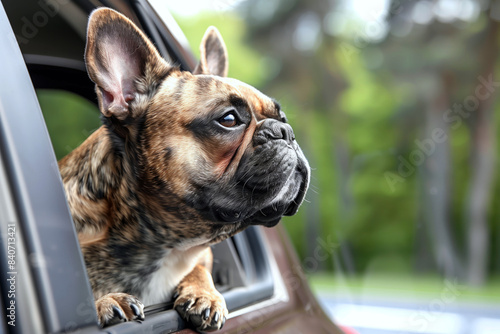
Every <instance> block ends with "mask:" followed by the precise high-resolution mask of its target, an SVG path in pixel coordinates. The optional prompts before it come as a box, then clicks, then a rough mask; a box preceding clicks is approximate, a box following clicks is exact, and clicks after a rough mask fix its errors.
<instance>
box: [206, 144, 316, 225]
mask: <svg viewBox="0 0 500 334" xmlns="http://www.w3.org/2000/svg"><path fill="white" fill-rule="evenodd" d="M300 154H302V153H301V152H300ZM297 158H298V159H297V162H296V164H295V166H294V168H293V169H292V171H291V172H288V174H289V176H288V177H287V178H286V180H285V181H283V180H282V181H281V186H280V187H276V186H271V187H269V186H267V187H265V186H263V185H260V186H257V185H251V186H249V185H248V184H249V182H248V180H246V182H244V183H243V182H238V183H239V184H242V183H243V184H245V186H243V188H244V189H238V190H237V191H236V193H242V192H246V193H247V194H251V195H252V196H251V198H250V199H248V196H250V195H247V197H246V199H245V198H244V197H245V196H243V198H237V196H236V195H234V196H233V197H232V198H231V199H229V196H224V197H225V198H224V199H223V200H221V201H220V202H218V203H219V205H217V204H216V203H212V205H209V207H208V208H207V209H208V215H209V218H210V220H212V221H215V222H218V223H223V224H231V223H236V222H244V223H246V224H249V225H264V226H266V227H272V226H275V225H276V224H278V223H279V221H280V220H281V217H283V216H293V215H295V214H296V213H297V211H298V209H299V207H300V205H301V204H302V202H303V201H304V198H305V195H306V192H307V189H308V186H309V178H310V172H309V165H308V164H307V160H305V158H304V157H303V156H300V155H298V156H297ZM268 167H269V166H268ZM269 169H271V168H269ZM285 170H286V169H284V170H282V171H280V170H278V171H277V174H280V175H282V174H283V173H282V172H284V171H285ZM269 179H273V177H270V178H269ZM221 203H224V204H225V205H220V204H221Z"/></svg>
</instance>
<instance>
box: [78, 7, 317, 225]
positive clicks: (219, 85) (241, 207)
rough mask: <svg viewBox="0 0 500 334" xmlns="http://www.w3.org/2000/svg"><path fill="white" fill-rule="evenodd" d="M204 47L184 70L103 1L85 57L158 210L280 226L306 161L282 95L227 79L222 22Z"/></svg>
mask: <svg viewBox="0 0 500 334" xmlns="http://www.w3.org/2000/svg"><path fill="white" fill-rule="evenodd" d="M200 51H201V60H200V63H199V64H198V66H197V68H196V69H195V71H194V73H190V72H187V71H180V70H179V69H178V68H176V67H174V66H172V65H171V64H169V63H168V62H166V61H165V60H164V59H163V58H162V57H161V56H160V55H159V53H158V51H157V50H156V49H155V47H154V46H153V45H152V43H151V42H150V41H149V40H148V39H147V38H146V36H145V35H144V34H143V33H142V32H141V31H140V30H139V29H138V28H137V27H136V26H135V25H134V24H133V23H132V22H131V21H129V20H128V19H127V18H125V17H124V16H122V15H121V14H119V13H117V12H115V11H113V10H110V9H99V10H96V11H95V12H94V13H93V14H92V16H91V18H90V22H89V27H88V37H87V48H86V56H85V58H86V64H87V69H88V72H89V75H90V78H91V79H92V81H94V83H95V84H96V92H97V96H98V102H99V108H100V110H101V112H102V115H103V121H104V123H105V125H106V126H107V127H108V129H109V132H110V133H112V134H113V136H114V138H116V139H115V141H121V143H122V144H123V146H124V147H125V148H124V152H123V156H126V157H127V159H128V160H130V161H132V163H131V167H130V168H132V169H133V174H134V175H135V177H136V179H137V187H138V189H137V191H139V192H141V193H143V194H145V195H148V196H149V198H150V201H148V203H146V204H147V205H150V206H152V207H155V210H158V211H162V210H163V211H165V212H168V213H169V214H171V215H177V217H178V218H179V220H183V221H196V222H197V224H200V225H199V226H200V228H202V229H203V228H205V227H204V226H214V225H216V226H227V225H230V224H239V225H244V226H246V225H250V224H261V225H266V226H273V225H275V224H276V223H277V222H278V221H279V220H280V218H281V217H282V216H283V215H293V214H295V213H296V212H297V210H298V207H299V205H300V204H301V203H302V201H303V199H304V196H305V193H306V190H307V187H308V184H309V174H310V172H309V165H308V163H307V160H306V159H305V157H304V155H303V153H302V151H301V149H300V147H299V145H298V144H297V142H296V141H295V136H294V133H293V130H292V128H291V127H290V125H289V124H288V123H287V120H286V117H285V114H284V113H283V111H282V110H281V108H280V106H279V104H278V103H277V102H276V101H274V100H273V99H271V98H269V97H267V96H266V95H264V94H262V93H261V92H259V91H258V90H257V89H255V88H253V87H251V86H249V85H247V84H245V83H243V82H240V81H238V80H235V79H230V78H226V75H227V69H228V60H227V51H226V47H225V45H224V42H223V40H222V38H221V36H220V34H219V33H218V31H217V30H216V29H215V28H213V27H211V28H209V29H208V30H207V32H206V33H205V36H204V37H203V40H202V42H201V47H200ZM200 222H201V223H200ZM167 224H168V222H167Z"/></svg>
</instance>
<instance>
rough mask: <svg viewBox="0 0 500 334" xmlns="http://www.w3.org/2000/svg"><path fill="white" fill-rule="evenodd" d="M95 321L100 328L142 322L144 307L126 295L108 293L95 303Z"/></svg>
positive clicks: (137, 300) (134, 298) (135, 299)
mask: <svg viewBox="0 0 500 334" xmlns="http://www.w3.org/2000/svg"><path fill="white" fill-rule="evenodd" d="M95 306H96V309H97V320H98V321H99V325H100V326H101V327H105V326H109V325H114V324H117V323H120V322H125V321H132V320H138V321H142V320H144V305H143V304H142V303H141V302H140V301H139V299H137V298H136V297H134V296H131V295H128V294H126V293H108V294H107V295H105V296H102V297H101V298H99V299H98V300H97V301H96V302H95Z"/></svg>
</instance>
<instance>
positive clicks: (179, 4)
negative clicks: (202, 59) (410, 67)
mask: <svg viewBox="0 0 500 334" xmlns="http://www.w3.org/2000/svg"><path fill="white" fill-rule="evenodd" d="M150 1H151V2H153V3H156V4H157V5H158V6H162V7H167V8H168V9H169V10H170V11H171V12H172V13H174V14H176V15H179V16H184V17H186V16H187V17H189V16H194V15H197V14H199V13H201V12H207V11H208V12H221V11H231V10H233V9H235V8H236V7H237V6H238V5H239V4H240V3H242V2H244V1H248V0H183V1H164V0H150ZM325 1H326V0H325ZM330 3H331V4H332V10H331V12H330V13H329V14H328V15H327V16H326V17H325V19H324V21H323V22H320V21H318V20H317V19H316V18H315V17H310V16H311V15H309V16H308V15H307V13H304V14H305V15H304V16H303V20H302V21H301V24H300V25H299V27H298V30H299V31H298V36H299V37H300V38H298V41H299V42H300V43H297V44H298V45H296V46H297V47H298V48H299V49H308V48H313V47H314V45H316V44H317V43H315V42H314V41H315V40H316V38H315V37H316V36H317V35H318V34H319V32H320V31H321V30H323V31H325V32H326V33H328V34H330V35H334V36H335V35H344V36H349V35H353V33H354V32H355V31H357V30H359V27H360V26H362V27H364V29H365V33H364V36H363V37H364V38H365V39H366V40H368V41H373V42H377V41H380V40H382V39H384V38H385V37H386V36H387V34H388V33H389V27H388V25H387V23H386V21H385V17H386V16H387V15H388V14H389V12H390V11H391V8H390V0H335V1H331V2H330ZM260 4H261V6H262V7H263V8H262V10H261V11H260V12H261V14H262V12H265V11H273V10H276V8H277V6H280V4H281V1H280V0H267V1H260ZM396 4H397V6H395V7H394V8H392V11H393V13H392V14H396V15H397V14H398V13H399V11H400V10H401V9H402V8H403V7H404V6H406V5H408V3H407V2H405V1H404V0H401V1H400V2H397V3H396ZM480 4H481V2H477V1H475V0H437V1H421V2H418V3H417V4H415V6H414V7H413V8H412V10H411V12H410V13H411V14H410V15H409V16H410V17H407V18H406V20H405V21H406V25H405V27H399V28H398V29H396V30H393V31H391V33H392V34H394V35H396V36H400V37H403V36H405V35H407V34H408V33H409V32H410V31H411V29H412V26H413V25H427V24H429V23H431V22H432V21H434V20H438V21H440V22H444V23H450V22H454V21H473V20H475V19H476V18H477V17H478V15H479V13H480V10H481V8H480ZM303 44H304V45H303ZM309 44H310V45H309Z"/></svg>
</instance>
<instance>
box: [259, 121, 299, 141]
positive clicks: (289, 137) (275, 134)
mask: <svg viewBox="0 0 500 334" xmlns="http://www.w3.org/2000/svg"><path fill="white" fill-rule="evenodd" d="M261 132H262V134H263V135H264V136H265V137H266V138H267V139H268V140H278V139H283V140H284V141H286V142H287V143H288V144H291V143H292V142H293V141H294V140H295V135H294V133H293V129H292V127H291V126H290V124H287V123H283V122H281V121H277V120H275V119H266V120H265V121H264V122H263V123H262V125H261Z"/></svg>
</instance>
